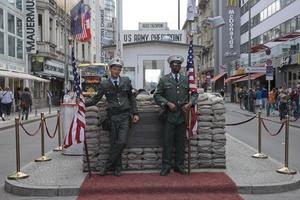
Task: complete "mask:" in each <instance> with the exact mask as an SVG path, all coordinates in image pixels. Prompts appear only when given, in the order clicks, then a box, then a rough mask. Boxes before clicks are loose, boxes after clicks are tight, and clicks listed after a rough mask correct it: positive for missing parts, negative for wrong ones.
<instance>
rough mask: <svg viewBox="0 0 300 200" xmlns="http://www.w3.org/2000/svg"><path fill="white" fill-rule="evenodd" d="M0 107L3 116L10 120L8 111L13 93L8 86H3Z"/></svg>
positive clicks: (9, 110)
mask: <svg viewBox="0 0 300 200" xmlns="http://www.w3.org/2000/svg"><path fill="white" fill-rule="evenodd" d="M1 96H2V97H1V109H2V113H3V114H4V118H6V119H8V120H10V112H11V106H12V103H13V100H14V95H13V93H12V91H11V90H10V89H9V87H5V90H4V91H3V92H2V95H1Z"/></svg>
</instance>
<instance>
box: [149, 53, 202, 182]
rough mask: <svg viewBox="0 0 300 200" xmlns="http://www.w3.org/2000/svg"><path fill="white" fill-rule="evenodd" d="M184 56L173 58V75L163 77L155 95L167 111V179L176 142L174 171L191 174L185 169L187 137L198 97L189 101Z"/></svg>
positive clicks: (164, 159) (165, 158) (171, 63)
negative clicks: (190, 119) (182, 68)
mask: <svg viewBox="0 0 300 200" xmlns="http://www.w3.org/2000/svg"><path fill="white" fill-rule="evenodd" d="M182 62H183V57H181V56H170V57H169V58H168V63H169V64H170V67H171V73H170V74H167V75H165V76H163V77H162V78H161V79H160V80H159V83H158V85H157V88H156V91H155V93H154V100H155V102H156V103H157V104H158V105H159V106H161V107H162V108H163V109H165V111H166V121H165V127H164V134H163V161H162V170H161V172H160V175H161V176H166V175H168V174H169V173H170V170H171V168H172V154H173V146H174V145H173V143H175V167H174V171H175V172H177V173H180V174H183V175H184V174H187V171H186V169H185V167H184V150H185V147H184V144H185V137H186V115H187V114H188V112H189V110H190V108H191V107H192V106H193V105H195V104H196V102H197V98H198V94H197V93H193V94H191V98H190V99H189V83H188V77H187V76H185V75H183V74H181V73H179V72H180V69H181V63H182Z"/></svg>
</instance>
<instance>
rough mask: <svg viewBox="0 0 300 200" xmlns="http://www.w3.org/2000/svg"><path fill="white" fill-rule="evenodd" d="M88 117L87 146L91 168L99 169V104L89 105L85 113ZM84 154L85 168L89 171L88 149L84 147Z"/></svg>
mask: <svg viewBox="0 0 300 200" xmlns="http://www.w3.org/2000/svg"><path fill="white" fill-rule="evenodd" d="M85 117H86V126H87V127H86V129H85V131H86V139H87V141H86V142H87V147H88V153H89V159H90V166H91V170H92V171H95V170H97V165H98V158H97V157H98V154H99V153H98V149H99V145H100V141H99V137H98V135H99V132H100V130H99V108H98V107H97V106H92V107H88V108H87V110H86V113H85ZM83 152H84V156H83V162H84V165H83V170H84V171H87V170H88V168H87V162H86V161H87V160H86V150H85V149H84V151H83Z"/></svg>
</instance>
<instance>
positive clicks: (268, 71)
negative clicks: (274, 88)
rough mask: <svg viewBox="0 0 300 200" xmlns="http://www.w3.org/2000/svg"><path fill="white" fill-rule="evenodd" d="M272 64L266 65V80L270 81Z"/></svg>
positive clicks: (271, 78)
mask: <svg viewBox="0 0 300 200" xmlns="http://www.w3.org/2000/svg"><path fill="white" fill-rule="evenodd" d="M273 72H274V70H273V66H272V65H267V66H266V80H269V81H272V80H273Z"/></svg>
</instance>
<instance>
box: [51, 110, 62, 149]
mask: <svg viewBox="0 0 300 200" xmlns="http://www.w3.org/2000/svg"><path fill="white" fill-rule="evenodd" d="M57 126H58V127H57V131H58V136H57V137H58V147H56V148H55V149H54V150H53V151H62V149H63V148H62V146H61V132H60V110H57Z"/></svg>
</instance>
